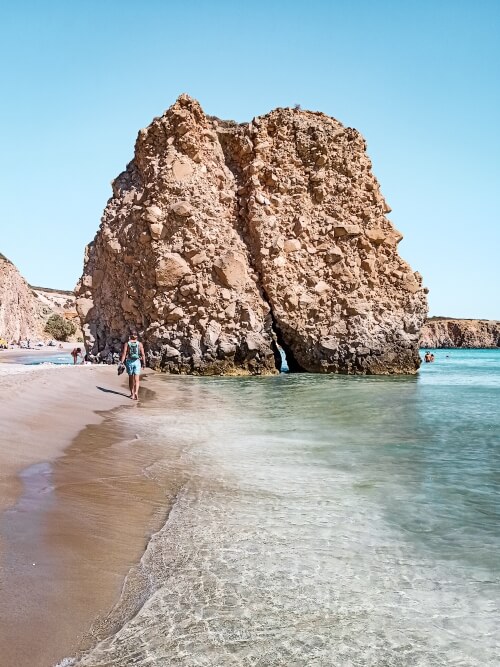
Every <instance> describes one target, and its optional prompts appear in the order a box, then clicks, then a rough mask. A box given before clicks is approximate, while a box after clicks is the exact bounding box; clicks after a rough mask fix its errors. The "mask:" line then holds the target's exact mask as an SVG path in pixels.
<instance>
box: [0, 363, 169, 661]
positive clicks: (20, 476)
mask: <svg viewBox="0 0 500 667" xmlns="http://www.w3.org/2000/svg"><path fill="white" fill-rule="evenodd" d="M24 354H27V352H26V353H24ZM18 355H19V351H17V350H16V351H8V352H3V353H2V356H1V359H0V391H1V394H2V401H1V402H0V588H1V590H2V596H1V598H0V655H1V656H2V659H1V664H2V667H24V666H25V667H28V666H29V667H50V665H53V664H56V663H57V662H58V661H59V660H61V659H62V658H63V657H64V656H65V655H71V654H72V653H74V652H75V651H76V650H78V649H79V648H81V647H82V646H85V645H86V642H87V641H88V640H89V637H90V636H91V635H92V634H95V633H98V632H99V620H97V622H96V619H99V618H102V617H103V616H104V615H105V614H106V613H107V612H108V611H109V610H110V609H111V607H112V606H113V604H114V603H115V602H116V600H117V599H118V597H119V593H120V590H121V587H122V585H123V580H124V577H125V575H126V574H127V572H128V570H129V568H130V566H131V565H132V564H133V563H135V562H137V561H138V560H139V559H140V556H141V554H142V552H143V550H144V547H145V544H146V543H147V541H148V539H149V536H150V534H151V532H152V530H154V528H155V525H156V523H157V521H158V520H160V518H161V516H163V512H164V507H163V506H164V504H165V503H164V501H165V494H164V491H163V489H162V488H160V485H159V484H158V482H157V481H155V480H152V479H149V478H148V477H147V476H146V475H145V474H144V470H145V468H146V466H147V465H148V464H149V462H150V461H151V457H152V456H154V454H153V453H152V452H151V451H149V450H148V449H147V445H146V443H143V442H141V441H140V440H139V439H138V438H136V437H134V434H130V433H127V432H126V429H125V428H124V427H123V425H121V424H120V420H119V414H120V410H119V408H124V407H125V406H126V407H127V408H128V409H131V410H138V409H140V402H139V404H136V403H132V402H131V401H130V399H128V397H127V396H128V394H127V388H126V382H127V380H126V376H125V378H124V377H123V376H122V377H118V376H117V374H116V367H113V366H59V367H57V366H50V367H45V366H23V365H20V364H13V363H1V362H8V361H12V359H13V358H14V357H18ZM146 383H147V380H146ZM146 383H144V385H146ZM141 391H142V396H143V397H144V396H146V395H147V393H148V390H147V387H146V386H144V388H143V389H142V390H141ZM124 522H126V530H125V531H124V530H123V528H124ZM155 522H156V523H155ZM91 626H92V627H91Z"/></svg>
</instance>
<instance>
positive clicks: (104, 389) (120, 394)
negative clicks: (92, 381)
mask: <svg viewBox="0 0 500 667" xmlns="http://www.w3.org/2000/svg"><path fill="white" fill-rule="evenodd" d="M96 389H99V391H104V392H105V393H106V394H116V395H117V396H125V398H130V394H124V393H123V392H121V391H115V390H114V389H106V387H97V386H96Z"/></svg>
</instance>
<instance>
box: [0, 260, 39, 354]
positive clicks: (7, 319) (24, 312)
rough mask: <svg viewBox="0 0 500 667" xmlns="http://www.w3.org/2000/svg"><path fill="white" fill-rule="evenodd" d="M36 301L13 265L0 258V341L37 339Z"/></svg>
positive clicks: (37, 313)
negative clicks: (2, 339) (1, 339)
mask: <svg viewBox="0 0 500 667" xmlns="http://www.w3.org/2000/svg"><path fill="white" fill-rule="evenodd" d="M40 332H41V320H40V311H39V307H38V303H37V299H36V297H35V295H34V294H33V292H32V290H31V288H30V287H29V285H28V283H27V282H26V281H25V280H24V278H23V277H22V276H21V274H20V273H19V271H18V270H17V269H16V267H15V266H14V264H12V262H10V261H9V260H8V259H7V258H6V257H4V256H3V255H0V338H5V339H6V340H7V341H9V342H10V341H11V340H15V341H18V340H19V339H20V338H32V337H35V336H38V335H40Z"/></svg>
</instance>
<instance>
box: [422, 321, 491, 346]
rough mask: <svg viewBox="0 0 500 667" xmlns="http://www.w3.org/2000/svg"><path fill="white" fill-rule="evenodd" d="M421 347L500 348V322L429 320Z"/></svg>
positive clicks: (423, 332)
mask: <svg viewBox="0 0 500 667" xmlns="http://www.w3.org/2000/svg"><path fill="white" fill-rule="evenodd" d="M420 347H438V348H439V347H470V348H478V347H479V348H481V347H485V348H487V347H500V322H498V321H493V320H491V321H488V320H453V319H436V320H432V319H431V320H429V321H428V322H427V323H426V324H425V326H424V327H423V328H422V332H421V336H420Z"/></svg>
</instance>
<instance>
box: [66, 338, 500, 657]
mask: <svg viewBox="0 0 500 667" xmlns="http://www.w3.org/2000/svg"><path fill="white" fill-rule="evenodd" d="M435 354H436V361H435V362H434V364H426V365H423V366H422V369H421V372H420V374H419V376H418V377H397V378H375V377H341V376H315V375H308V374H304V375H282V376H279V377H275V378H246V379H245V378H243V379H242V378H220V379H219V378H218V379H215V378H211V379H210V378H173V377H155V378H153V379H152V381H151V382H149V383H148V384H149V387H150V388H151V389H154V391H155V392H156V397H155V398H154V399H153V400H151V401H150V402H148V403H143V404H141V406H140V409H139V410H128V411H124V412H122V413H121V417H120V419H121V420H122V423H123V424H124V425H126V426H127V427H128V428H130V429H132V430H133V431H134V432H135V433H137V434H138V435H139V436H140V438H146V439H148V440H149V441H152V442H154V443H155V444H160V445H162V447H163V448H164V451H165V458H164V459H162V460H160V461H155V462H152V465H151V469H150V470H149V471H148V474H153V475H154V474H155V469H156V470H157V471H159V470H160V469H161V470H162V471H164V470H165V469H170V470H171V472H172V474H173V475H174V476H175V477H176V478H177V479H178V480H180V481H181V484H180V489H179V492H178V494H177V496H176V500H175V503H174V505H173V507H172V510H171V512H170V514H169V517H168V520H167V522H166V523H165V525H164V526H163V528H162V529H161V530H160V531H159V532H158V533H157V534H156V535H155V536H154V538H153V539H152V540H151V542H150V544H149V545H148V548H147V550H146V552H145V554H144V556H143V559H142V561H141V564H140V569H141V571H142V575H143V581H145V582H147V585H146V584H145V585H144V586H145V590H144V587H143V591H142V594H141V596H140V599H139V598H137V599H136V603H135V606H134V595H136V593H133V592H132V591H133V590H135V589H136V587H135V586H131V585H130V584H131V581H128V582H127V583H126V585H125V588H124V596H123V600H122V603H121V604H120V605H118V606H117V608H116V609H115V610H114V615H115V620H116V621H119V625H120V629H119V630H118V631H117V632H116V633H115V634H113V635H112V636H111V637H109V638H108V639H106V640H104V641H102V642H101V643H99V644H98V645H97V646H96V647H94V648H93V649H92V650H91V651H89V652H88V653H87V654H86V655H85V656H83V657H82V658H80V659H78V660H75V661H74V660H67V661H66V662H65V663H64V664H66V665H69V664H75V665H81V666H83V665H86V666H90V665H92V666H97V665H101V666H104V665H114V666H125V665H155V666H163V665H165V666H167V665H183V666H184V665H185V666H186V667H188V666H189V667H192V666H195V665H196V666H198V665H203V666H206V667H209V666H210V667H225V666H231V667H232V666H235V667H236V666H238V667H246V666H249V667H250V666H255V667H257V666H258V667H264V666H273V667H274V666H283V667H285V666H286V667H295V666H299V665H300V666H302V665H305V666H307V667H309V666H310V665H314V666H325V667H327V666H328V667H329V666H331V665H342V666H343V665H346V666H351V665H352V666H359V667H361V666H363V667H367V666H376V667H392V666H394V667H396V666H400V667H410V666H412V667H413V666H419V667H420V666H421V667H432V666H434V665H443V666H444V665H446V666H450V665H452V666H457V667H458V666H460V667H466V666H477V667H479V666H481V667H484V666H490V665H491V666H493V665H498V664H499V655H500V634H499V627H500V623H499V619H500V616H499V612H500V559H499V556H498V554H499V548H500V522H499V519H500V410H499V407H500V350H437V351H435ZM131 609H132V610H133V611H131ZM124 610H128V611H124Z"/></svg>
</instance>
